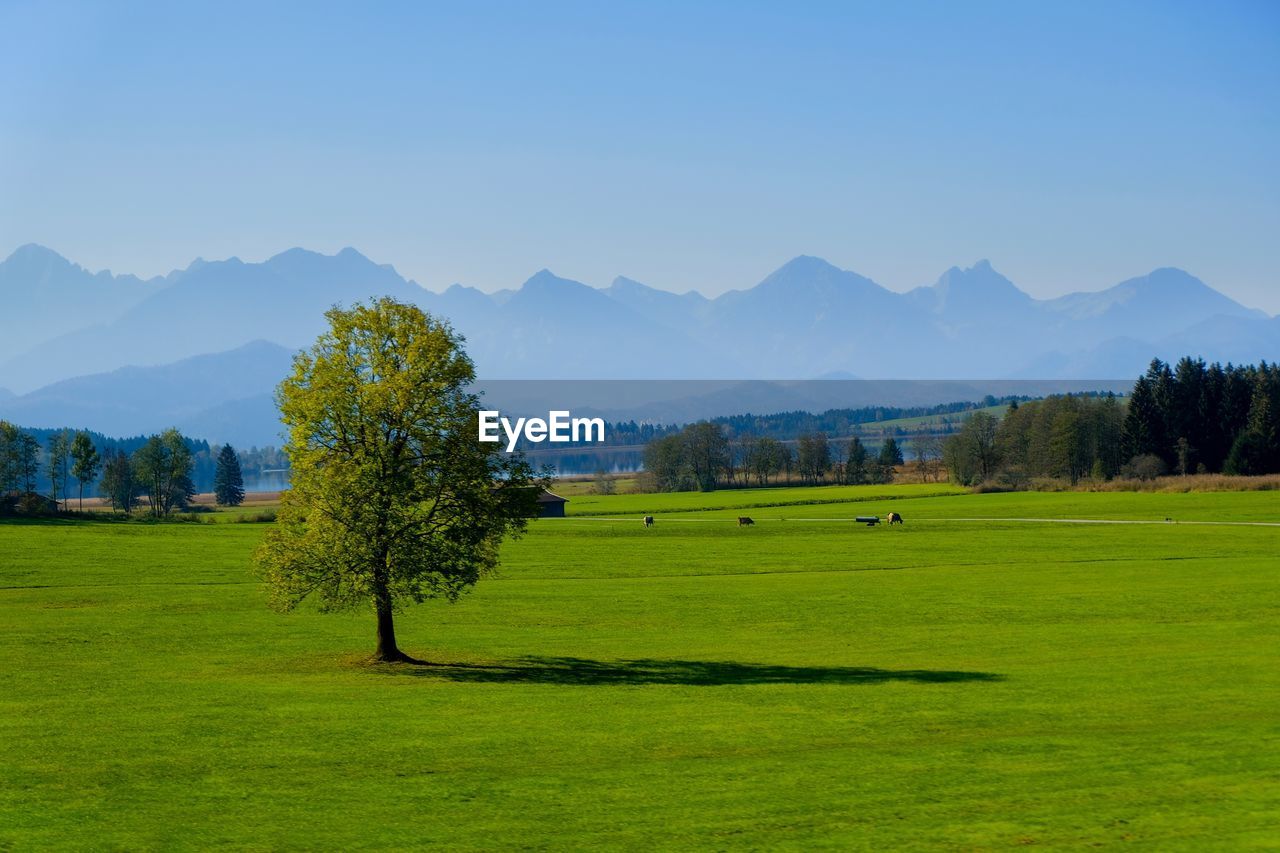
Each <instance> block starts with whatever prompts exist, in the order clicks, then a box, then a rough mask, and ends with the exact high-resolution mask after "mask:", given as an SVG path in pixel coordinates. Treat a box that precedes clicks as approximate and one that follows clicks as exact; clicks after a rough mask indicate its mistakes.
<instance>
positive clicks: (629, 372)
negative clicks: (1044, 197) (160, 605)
mask: <svg viewBox="0 0 1280 853" xmlns="http://www.w3.org/2000/svg"><path fill="white" fill-rule="evenodd" d="M380 295H389V296H393V297H395V298H397V299H401V300H404V301H409V302H413V303H416V304H418V305H419V306H421V307H422V308H423V309H425V310H427V311H430V312H432V313H434V314H437V315H439V316H443V317H446V318H448V319H449V320H450V321H451V322H452V323H453V325H454V326H455V328H457V329H458V330H459V331H460V332H462V333H463V334H464V335H465V336H466V339H467V348H468V352H469V353H470V354H471V356H472V358H473V359H474V360H475V362H476V364H477V369H478V372H479V374H480V376H481V377H482V378H489V379H707V378H714V379H742V380H747V379H813V378H853V377H858V378H870V379H925V378H927V379H973V378H981V379H1014V378H1035V379H1053V378H1069V379H1124V378H1132V377H1134V376H1136V375H1137V374H1138V373H1139V372H1141V371H1142V370H1143V369H1144V368H1145V366H1146V364H1147V363H1148V362H1149V361H1150V359H1151V358H1152V357H1155V356H1159V357H1162V358H1177V357H1179V356H1181V355H1185V354H1190V355H1198V356H1201V357H1204V358H1206V359H1209V360H1223V361H1227V360H1230V361H1235V362H1253V361H1258V360H1260V359H1267V360H1275V359H1277V358H1278V357H1280V318H1276V317H1269V316H1267V315H1266V314H1264V313H1262V312H1260V311H1257V310H1253V309H1250V308H1247V307H1245V306H1243V305H1241V304H1239V303H1238V302H1236V301H1234V300H1232V299H1230V298H1229V297H1227V296H1225V295H1223V294H1222V293H1220V292H1218V291H1216V290H1214V289H1213V288H1211V287H1209V286H1208V285H1206V284H1205V283H1204V282H1202V281H1200V280H1199V279H1197V278H1195V277H1194V276H1192V275H1190V274H1188V273H1186V272H1183V271H1182V270H1178V269H1172V268H1162V269H1157V270H1154V271H1152V272H1151V273H1149V274H1147V275H1144V276H1140V277H1137V278H1132V279H1129V280H1127V281H1124V282H1121V283H1119V284H1117V285H1115V286H1114V287H1111V288H1108V289H1106V290H1102V291H1097V292H1078V293H1071V294H1067V295H1065V296H1061V297H1058V298H1056V299H1047V300H1040V299H1034V298H1032V297H1031V296H1029V295H1028V294H1027V293H1025V292H1023V291H1022V290H1020V289H1019V288H1018V287H1017V286H1016V285H1015V284H1014V283H1013V282H1011V281H1009V279H1007V278H1006V277H1005V276H1003V275H1001V274H1000V273H999V272H997V271H996V270H995V269H994V268H993V267H992V266H991V264H990V263H988V262H987V261H979V262H978V263H976V264H974V265H972V266H970V267H967V268H960V267H953V268H951V269H949V270H947V271H946V272H944V273H943V274H942V275H941V276H940V277H939V279H938V280H937V281H936V282H935V283H933V284H931V285H927V286H923V287H919V288H916V289H915V290H911V291H909V292H906V293H897V292H894V291H891V290H888V289H886V288H884V287H881V286H880V285H878V284H877V283H875V282H874V281H872V280H870V279H868V278H866V277H864V276H861V275H858V274H857V273H854V272H850V271H847V270H842V269H839V268H837V267H835V266H833V265H831V264H829V263H827V262H826V261H824V260H822V259H820V258H815V257H808V256H801V257H797V258H795V259H794V260H791V261H789V262H788V263H786V264H784V265H783V266H782V267H780V268H779V269H777V270H776V271H774V272H773V273H771V274H770V275H768V276H767V277H766V278H765V279H764V280H762V281H761V282H759V283H758V284H756V285H755V286H753V287H749V288H746V289H743V290H733V291H729V292H727V293H724V294H722V295H720V296H718V297H715V298H707V297H705V296H703V295H701V294H699V293H697V292H696V291H691V292H688V293H685V294H675V293H671V292H668V291H665V290H660V289H656V288H653V287H649V286H646V285H644V284H641V283H639V282H637V281H633V280H631V279H628V278H617V279H615V280H614V281H613V282H612V283H611V284H610V285H609V286H608V287H605V288H594V287H590V286H588V285H586V284H582V283H580V282H576V281H572V280H568V279H564V278H561V277H558V276H556V275H555V274H553V273H552V272H550V271H548V270H541V271H539V272H538V273H536V274H534V275H533V276H532V277H531V278H529V279H528V280H527V281H526V282H524V284H523V285H522V286H520V287H519V288H516V289H512V290H506V291H500V292H498V293H493V294H486V293H484V292H482V291H480V290H477V289H475V288H472V287H464V286H462V285H453V286H452V287H449V288H448V289H447V290H445V291H443V292H434V291H430V290H427V289H426V288H424V287H422V286H420V285H418V284H417V283H416V282H413V281H411V280H408V279H406V278H404V277H403V276H401V275H400V274H398V273H397V272H396V270H395V269H394V268H393V267H391V266H389V265H383V264H377V263H374V262H373V261H371V260H369V259H368V258H366V257H365V256H363V255H362V254H360V253H359V252H357V251H356V250H354V249H350V248H348V249H343V250H342V251H340V252H338V253H337V254H336V255H322V254H318V253H315V252H310V251H306V250H304V249H290V250H288V251H286V252H283V253H281V254H279V255H276V256H274V257H272V258H269V259H268V260H266V261H263V262H261V263H246V262H243V261H241V260H239V259H237V258H230V259H228V260H223V261H204V260H197V261H195V262H194V263H192V264H191V265H190V266H189V267H187V268H186V269H184V270H179V271H175V272H172V273H170V274H169V275H167V276H163V277H157V278H151V279H146V280H143V279H140V278H137V277H135V276H128V275H112V274H111V273H108V272H99V273H91V272H89V271H87V270H85V269H84V268H82V267H80V266H78V265H76V264H74V263H72V262H70V261H68V260H66V259H65V258H63V257H62V256H60V255H59V254H57V253H56V252H54V251H52V250H50V249H47V248H44V247H41V246H37V245H27V246H23V247H21V248H20V249H18V250H17V251H15V252H14V253H13V254H12V255H11V256H10V257H9V258H8V259H7V260H5V261H4V262H3V263H0V305H3V306H4V311H3V313H0V417H5V418H8V419H10V420H14V421H16V422H18V423H21V424H24V425H27V426H60V425H73V426H88V427H92V428H94V429H98V430H101V431H104V432H110V433H116V434H124V433H137V432H144V431H150V430H153V429H158V428H160V427H162V426H165V425H170V424H177V425H179V426H180V427H182V428H184V429H185V430H188V431H190V432H191V434H195V435H201V436H203V437H208V438H210V439H212V440H231V441H233V442H237V443H241V444H247V443H266V441H267V440H268V439H269V438H270V437H272V436H274V434H275V431H276V429H277V428H278V426H277V425H276V424H275V422H274V409H273V407H272V404H271V389H272V388H273V386H274V385H275V383H276V382H278V381H279V379H280V378H281V377H282V376H283V374H284V372H285V370H286V369H287V365H288V362H289V358H290V354H291V353H292V352H293V351H294V350H296V349H297V348H299V347H302V346H305V345H306V344H308V343H309V342H311V341H312V340H314V338H315V337H316V336H317V335H318V334H319V333H320V332H321V331H322V329H323V328H324V324H325V321H324V316H323V314H324V311H325V310H326V309H328V308H329V307H331V306H332V305H335V304H351V303H352V302H355V301H357V300H363V299H368V298H370V297H374V296H380ZM3 389H7V390H3ZM726 414H728V413H727V412H726Z"/></svg>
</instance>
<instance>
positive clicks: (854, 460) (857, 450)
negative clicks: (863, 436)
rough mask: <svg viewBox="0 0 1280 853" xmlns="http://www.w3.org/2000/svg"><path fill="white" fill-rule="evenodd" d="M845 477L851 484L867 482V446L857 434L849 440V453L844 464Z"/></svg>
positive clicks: (857, 484)
mask: <svg viewBox="0 0 1280 853" xmlns="http://www.w3.org/2000/svg"><path fill="white" fill-rule="evenodd" d="M844 472H845V474H844V475H845V479H846V480H847V481H848V483H849V485H851V486H860V485H862V484H863V483H865V482H867V448H866V447H865V446H864V445H863V443H862V441H861V440H860V439H859V438H858V437H857V436H856V435H855V436H854V437H853V438H851V439H850V440H849V455H848V458H847V459H846V460H845V464H844Z"/></svg>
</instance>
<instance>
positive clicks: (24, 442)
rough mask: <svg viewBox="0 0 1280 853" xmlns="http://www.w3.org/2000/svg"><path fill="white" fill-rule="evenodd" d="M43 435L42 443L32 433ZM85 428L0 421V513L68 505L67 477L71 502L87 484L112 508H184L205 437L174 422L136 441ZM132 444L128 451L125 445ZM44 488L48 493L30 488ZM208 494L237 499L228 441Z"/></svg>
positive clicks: (159, 512)
mask: <svg viewBox="0 0 1280 853" xmlns="http://www.w3.org/2000/svg"><path fill="white" fill-rule="evenodd" d="M40 432H44V433H46V434H47V439H46V441H45V442H43V443H42V442H41V441H40V439H39V438H38V437H37V436H38V434H39V433H40ZM94 435H95V434H94V433H90V432H88V431H86V430H81V431H78V432H74V433H73V432H72V431H71V430H44V431H27V430H23V429H20V428H19V427H17V426H15V425H14V424H11V423H9V422H7V421H0V512H5V513H11V512H24V513H30V514H42V513H46V512H56V511H58V510H59V509H61V508H63V507H64V506H66V505H67V503H68V501H69V498H70V496H71V483H72V482H73V481H74V483H75V485H76V498H77V501H78V508H80V509H83V505H84V496H85V491H86V487H89V488H90V489H96V491H97V493H98V494H99V495H101V496H102V497H103V498H105V499H106V500H107V501H108V502H109V503H110V504H111V506H112V508H113V509H115V510H118V511H123V512H125V513H131V512H132V511H133V509H134V508H135V507H137V506H138V505H139V504H140V502H141V501H143V499H145V506H146V507H147V511H148V513H149V514H150V515H152V516H155V517H161V518H162V517H167V516H169V515H170V514H172V513H173V511H174V510H180V509H186V508H187V507H188V505H189V504H190V502H191V499H192V498H193V497H194V496H195V494H196V490H195V485H194V481H193V480H192V474H193V472H194V470H195V466H196V461H197V454H198V453H199V452H200V448H201V446H203V448H205V449H207V448H208V445H207V443H204V442H194V441H192V440H191V439H189V438H187V437H185V436H183V435H182V434H181V433H180V432H178V430H176V429H167V430H165V431H164V432H161V433H159V434H157V435H153V436H149V437H146V438H143V439H140V440H138V441H127V442H126V441H114V442H102V443H101V444H100V443H99V442H97V441H95V440H94ZM130 444H133V445H134V449H133V450H132V452H128V451H127V450H126V449H125V448H126V447H128V446H129V445H130ZM104 445H105V446H104ZM42 474H43V484H44V485H47V487H48V495H47V498H46V497H45V496H44V495H43V494H41V493H39V492H38V491H37V488H38V487H39V486H40V485H41V484H42V483H41V479H40V478H41V475H42ZM213 482H214V487H215V498H216V500H217V502H218V503H219V504H221V505H224V506H237V505H239V504H240V503H241V502H242V501H243V500H244V479H243V475H242V473H241V468H240V460H239V457H238V455H237V454H236V452H235V449H234V448H232V447H231V446H230V445H224V446H223V447H221V448H220V450H219V452H218V454H217V457H216V460H215V462H214V474H213Z"/></svg>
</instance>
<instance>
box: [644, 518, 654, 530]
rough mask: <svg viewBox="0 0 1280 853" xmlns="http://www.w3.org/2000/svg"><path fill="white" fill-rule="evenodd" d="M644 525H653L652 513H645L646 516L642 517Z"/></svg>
mask: <svg viewBox="0 0 1280 853" xmlns="http://www.w3.org/2000/svg"><path fill="white" fill-rule="evenodd" d="M644 526H645V527H653V516H652V515H646V516H645V517H644Z"/></svg>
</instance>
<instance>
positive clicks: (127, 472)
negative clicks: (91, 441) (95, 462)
mask: <svg viewBox="0 0 1280 853" xmlns="http://www.w3.org/2000/svg"><path fill="white" fill-rule="evenodd" d="M99 488H100V489H101V491H102V493H103V494H104V495H105V496H106V497H107V499H108V500H109V501H110V502H111V508H112V509H113V510H115V511H117V512H123V513H125V514H126V515H127V514H129V513H130V512H132V511H133V507H134V506H135V505H136V504H137V501H138V483H137V480H135V479H134V473H133V462H132V460H130V458H129V457H128V456H127V455H126V454H125V453H124V451H122V450H117V451H115V453H113V454H112V453H109V454H108V455H107V461H106V463H105V464H104V465H103V468H102V482H101V483H100V484H99Z"/></svg>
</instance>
